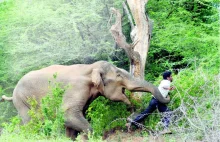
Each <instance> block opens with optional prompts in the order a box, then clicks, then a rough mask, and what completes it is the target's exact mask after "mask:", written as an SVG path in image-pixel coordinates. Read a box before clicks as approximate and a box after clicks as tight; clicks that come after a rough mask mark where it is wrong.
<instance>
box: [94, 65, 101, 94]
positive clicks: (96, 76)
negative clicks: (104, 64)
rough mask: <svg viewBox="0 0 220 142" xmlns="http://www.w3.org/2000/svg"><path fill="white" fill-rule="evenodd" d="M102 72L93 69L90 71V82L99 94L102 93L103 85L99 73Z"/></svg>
mask: <svg viewBox="0 0 220 142" xmlns="http://www.w3.org/2000/svg"><path fill="white" fill-rule="evenodd" d="M102 72H103V71H102V70H100V69H93V71H92V82H93V83H94V86H95V87H96V88H97V89H98V90H99V92H100V93H101V94H103V92H104V84H103V81H102V77H101V73H102Z"/></svg>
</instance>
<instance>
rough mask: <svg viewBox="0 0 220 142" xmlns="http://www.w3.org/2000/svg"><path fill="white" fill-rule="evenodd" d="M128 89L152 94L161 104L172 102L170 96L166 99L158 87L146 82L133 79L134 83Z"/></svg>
mask: <svg viewBox="0 0 220 142" xmlns="http://www.w3.org/2000/svg"><path fill="white" fill-rule="evenodd" d="M127 89H128V90H130V91H134V92H150V93H152V95H153V96H154V97H155V98H156V99H157V100H159V101H160V102H161V103H164V104H166V103H169V102H170V97H169V96H168V97H166V98H164V97H163V96H162V94H161V93H160V91H159V90H158V88H157V87H156V86H154V85H153V84H151V83H149V82H147V81H144V80H140V79H136V78H133V79H132V83H131V84H130V83H129V85H128V86H127Z"/></svg>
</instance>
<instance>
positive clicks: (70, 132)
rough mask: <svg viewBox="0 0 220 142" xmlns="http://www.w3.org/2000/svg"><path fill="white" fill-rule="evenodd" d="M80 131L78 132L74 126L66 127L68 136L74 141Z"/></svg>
mask: <svg viewBox="0 0 220 142" xmlns="http://www.w3.org/2000/svg"><path fill="white" fill-rule="evenodd" d="M78 133H79V132H77V131H76V130H73V129H72V128H69V127H66V136H67V137H68V138H71V139H72V140H73V141H74V140H75V139H76V137H77V134H78Z"/></svg>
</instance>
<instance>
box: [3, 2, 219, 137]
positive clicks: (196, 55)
mask: <svg viewBox="0 0 220 142" xmlns="http://www.w3.org/2000/svg"><path fill="white" fill-rule="evenodd" d="M121 2H122V1H121V0H83V1H79V0H74V1H71V0H65V1H63V0H54V1H53V2H51V1H49V0H44V1H37V0H34V1H21V0H16V1H12V0H8V1H4V2H0V31H1V32H0V96H2V95H7V96H11V94H12V92H13V88H14V86H15V85H16V83H17V81H18V80H19V79H20V78H21V77H22V76H23V75H24V74H25V73H27V72H29V71H31V70H34V69H39V68H42V67H45V66H48V65H51V64H65V65H69V64H74V63H92V62H95V61H97V60H107V61H109V62H112V63H114V64H115V65H117V66H118V67H120V68H125V69H127V70H128V64H129V63H128V59H127V58H126V56H125V54H124V52H123V51H122V50H120V49H119V48H117V46H115V45H114V41H113V39H112V37H111V35H110V32H109V31H108V30H109V27H110V24H111V20H109V18H110V17H111V14H110V13H109V8H110V7H112V6H113V7H117V8H119V9H121V12H123V10H122V5H121ZM146 13H147V14H148V15H149V17H150V18H151V19H152V20H153V21H154V22H153V23H154V27H153V33H152V38H151V44H150V50H149V54H148V59H147V65H146V70H145V71H146V73H145V74H146V75H145V79H146V80H148V81H150V82H152V83H153V84H155V85H157V84H158V83H159V81H160V80H161V79H162V78H161V76H160V75H161V73H162V72H163V71H164V70H168V69H170V70H172V71H173V72H174V73H175V75H174V82H173V84H174V85H175V86H176V90H175V91H173V92H172V93H171V98H172V101H171V103H170V104H169V107H170V108H171V109H172V110H174V115H173V116H174V117H173V123H172V124H173V125H172V126H171V128H172V129H173V131H174V132H175V133H176V135H178V134H179V135H181V136H182V137H184V139H187V138H191V139H194V140H204V141H218V140H220V136H219V135H218V134H219V133H220V132H219V130H220V121H219V117H220V103H219V102H220V98H219V86H218V83H219V78H220V74H219V68H220V60H219V29H218V28H219V5H218V0H198V1H195V0H180V1H179V0H172V1H171V0H151V1H149V2H148V4H147V5H146ZM122 20H123V32H124V34H125V35H126V37H127V39H128V40H129V33H130V24H129V21H128V19H127V15H125V14H124V16H123V19H122ZM62 91H64V90H60V88H59V87H58V86H54V94H57V92H58V95H59V94H62ZM127 94H128V96H129V92H127ZM150 97H151V95H150V94H146V95H143V97H142V98H141V99H140V100H132V102H133V104H134V106H135V110H136V112H140V111H142V110H143V109H144V108H145V107H146V106H147V105H148V102H149V99H150ZM47 101H48V98H45V106H46V105H47ZM57 101H59V99H57ZM58 104H59V103H58ZM51 105H55V104H51ZM54 107H55V106H53V107H52V108H54ZM33 108H34V102H33ZM45 108H47V107H45ZM45 108H44V110H42V112H39V113H40V115H46V114H47V112H50V111H53V110H46V111H45ZM0 112H1V116H0V123H4V125H2V126H0V128H2V129H3V126H4V133H3V134H2V136H1V137H0V141H1V139H2V140H9V139H7V138H8V134H9V133H11V132H12V131H13V133H14V134H15V135H17V134H19V137H20V138H21V139H30V140H34V139H44V138H45V137H47V138H48V137H50V138H52V139H59V138H58V137H57V136H58V135H59V136H63V137H64V135H63V132H62V131H61V130H60V129H63V128H60V129H57V127H62V125H61V124H62V121H63V120H62V118H60V116H59V115H57V117H55V116H54V117H53V118H49V117H48V119H46V120H45V122H44V124H42V123H41V124H39V123H36V122H32V124H31V125H29V126H35V128H33V129H32V128H31V129H30V128H29V129H28V127H26V128H25V127H22V128H20V127H19V126H18V124H19V118H17V117H15V118H13V117H14V116H15V115H16V113H17V112H16V110H15V109H14V107H13V105H12V103H10V102H5V103H1V104H0ZM30 113H31V112H30ZM50 113H52V112H50ZM60 113H61V114H62V112H60ZM130 114H131V112H130V108H129V107H128V106H126V105H125V104H123V103H120V102H112V101H110V100H107V99H105V98H103V97H99V98H98V99H97V100H95V101H94V102H93V103H92V104H91V106H90V107H89V109H88V111H87V119H89V120H90V122H91V124H92V127H93V129H94V134H92V136H90V138H91V139H94V137H93V136H95V137H96V138H97V137H98V138H99V137H100V136H101V135H102V134H103V132H105V131H108V130H112V129H125V126H124V125H125V118H127V117H128V116H129V115H130ZM32 116H33V117H34V118H37V119H40V118H38V117H40V116H36V115H34V114H32ZM48 116H51V115H50V114H48ZM160 117H161V116H160V114H158V113H157V112H155V114H153V115H151V116H150V117H148V118H147V119H146V120H145V122H144V124H145V126H147V128H149V129H153V130H154V131H155V132H157V131H159V130H160V127H161V124H160ZM11 118H13V119H12V120H11ZM5 122H9V124H6V123H5ZM52 124H53V125H52ZM40 128H43V129H40ZM30 130H33V131H30ZM35 130H36V131H35ZM55 132H56V133H57V135H56V134H55ZM28 134H31V135H34V137H30V135H29V136H28ZM61 139H62V140H63V141H65V140H66V139H65V138H61ZM61 139H60V140H59V141H62V140H61ZM11 140H13V138H11ZM9 141H10V140H9Z"/></svg>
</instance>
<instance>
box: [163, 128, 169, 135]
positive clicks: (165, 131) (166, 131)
mask: <svg viewBox="0 0 220 142" xmlns="http://www.w3.org/2000/svg"><path fill="white" fill-rule="evenodd" d="M160 134H161V135H164V134H172V131H170V129H168V128H166V129H164V130H163V131H161V132H160Z"/></svg>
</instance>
